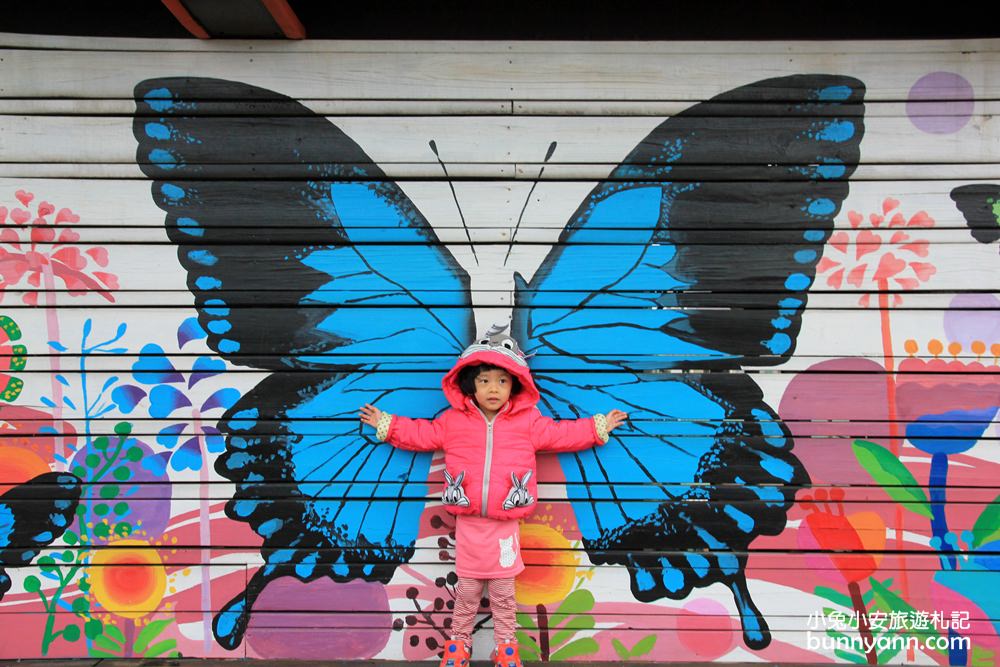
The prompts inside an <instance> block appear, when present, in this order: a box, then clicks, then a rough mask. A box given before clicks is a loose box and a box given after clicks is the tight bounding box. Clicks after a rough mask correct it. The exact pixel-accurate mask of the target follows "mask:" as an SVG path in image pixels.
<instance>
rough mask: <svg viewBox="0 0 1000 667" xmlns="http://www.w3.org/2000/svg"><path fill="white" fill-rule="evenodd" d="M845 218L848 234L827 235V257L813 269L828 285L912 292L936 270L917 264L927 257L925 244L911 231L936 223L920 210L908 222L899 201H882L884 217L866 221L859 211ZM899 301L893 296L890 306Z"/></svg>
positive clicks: (863, 303) (873, 216)
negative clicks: (900, 208) (848, 223)
mask: <svg viewBox="0 0 1000 667" xmlns="http://www.w3.org/2000/svg"><path fill="white" fill-rule="evenodd" d="M847 219H848V221H849V222H850V223H851V230H850V231H847V230H840V231H836V232H834V233H833V234H832V235H831V236H830V241H829V243H827V247H828V250H827V253H826V254H825V255H824V256H823V258H822V259H821V260H820V262H819V264H818V265H817V266H816V270H817V272H818V273H825V274H827V275H826V284H827V285H829V286H830V287H832V288H834V289H841V288H843V287H844V285H845V283H846V284H847V285H850V286H852V287H854V288H857V289H861V288H862V286H863V285H864V284H865V283H867V282H873V283H875V284H876V285H877V286H878V288H879V289H882V290H886V289H889V288H890V287H892V288H898V289H903V290H913V289H916V288H917V287H919V286H920V284H921V283H925V282H927V281H928V280H930V278H931V276H933V275H934V274H935V273H936V272H937V269H936V268H935V267H934V265H933V264H931V263H929V262H923V261H919V260H920V259H923V258H926V257H927V254H928V245H929V243H928V241H927V239H919V238H914V237H913V236H912V232H913V230H914V229H926V228H930V227H933V226H934V219H933V218H931V216H929V215H927V213H925V212H924V211H918V212H917V213H916V214H914V215H913V216H911V217H910V218H907V217H906V216H905V215H903V213H902V212H900V210H899V201H898V200H896V199H892V198H886V199H885V200H883V201H882V212H881V213H872V214H870V215H869V216H868V218H867V223H866V221H865V217H864V216H863V215H862V214H861V213H858V212H857V211H850V212H849V213H848V214H847ZM870 299H871V297H870V295H868V294H865V295H863V296H862V297H861V298H860V299H858V303H859V304H861V306H863V307H865V308H867V307H868V305H869V302H870ZM902 300H903V297H902V296H900V295H898V294H896V295H894V296H893V304H892V305H894V306H898V305H899V304H900V303H902Z"/></svg>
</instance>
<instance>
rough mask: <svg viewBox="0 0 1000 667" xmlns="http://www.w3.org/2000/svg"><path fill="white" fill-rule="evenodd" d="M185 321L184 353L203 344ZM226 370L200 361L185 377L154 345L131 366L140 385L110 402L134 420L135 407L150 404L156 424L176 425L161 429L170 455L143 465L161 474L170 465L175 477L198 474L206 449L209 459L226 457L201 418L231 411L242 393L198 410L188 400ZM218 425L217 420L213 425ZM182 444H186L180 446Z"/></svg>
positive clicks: (216, 396)
mask: <svg viewBox="0 0 1000 667" xmlns="http://www.w3.org/2000/svg"><path fill="white" fill-rule="evenodd" d="M192 321H194V320H193V318H192V320H188V321H185V322H184V323H183V324H182V325H181V327H180V328H179V329H178V334H177V335H178V343H179V345H180V347H183V346H184V344H185V343H186V342H188V341H190V340H193V339H194V338H197V337H201V338H204V337H205V334H204V332H201V334H200V336H198V335H197V334H195V333H193V332H192V331H191V327H192V326H197V322H196V321H194V325H192ZM225 370H226V364H225V362H223V361H222V360H221V359H216V358H214V357H209V356H201V357H198V358H197V359H195V361H194V364H193V365H192V367H191V372H190V373H188V374H187V375H186V376H185V374H184V373H182V372H180V371H178V370H177V368H176V367H175V366H174V364H173V362H171V360H170V359H169V358H168V357H167V355H166V352H164V350H163V348H162V347H160V346H159V345H156V344H153V343H150V344H148V345H145V346H144V347H143V348H142V350H141V351H140V356H139V359H138V361H136V362H135V363H134V364H133V365H132V377H133V378H134V379H135V380H136V381H137V382H138V383H139V384H138V385H133V384H123V385H119V386H118V387H116V388H115V390H114V391H113V392H112V394H111V399H112V400H113V401H114V402H115V403H116V404H117V405H118V408H119V409H120V410H121V411H122V412H124V413H125V414H130V413H131V412H132V411H133V410H135V408H136V406H137V405H138V404H139V403H140V402H141V401H143V400H144V399H148V406H147V412H148V413H149V416H150V417H152V418H154V419H163V420H176V421H174V422H173V423H170V424H167V425H166V426H164V427H163V428H161V429H160V431H159V433H157V436H156V442H157V444H159V445H161V446H162V447H164V448H165V449H166V451H164V452H161V453H159V454H156V455H155V456H151V457H150V458H148V459H146V460H145V461H144V462H143V465H144V466H145V467H146V468H148V469H149V470H151V471H153V472H156V473H159V474H162V473H163V472H164V471H165V470H166V467H167V464H168V463H169V465H170V467H171V468H173V469H174V470H176V471H181V470H186V469H189V470H200V469H201V467H202V465H203V464H204V461H203V447H202V445H204V450H207V452H208V453H213V454H216V453H219V452H222V451H223V450H224V449H225V447H226V443H225V438H224V437H223V435H222V433H221V432H220V431H219V430H218V429H217V428H216V427H215V426H212V425H210V424H203V423H202V417H203V416H205V414H206V413H209V412H212V411H216V410H228V409H229V408H230V407H232V405H233V404H234V403H236V401H237V400H239V398H240V392H239V390H237V389H234V388H232V387H223V388H221V389H217V390H216V391H214V392H212V394H211V395H210V396H209V397H208V398H206V399H205V400H203V401H200V402H199V403H198V405H197V407H196V406H195V403H193V402H192V400H191V397H190V392H191V390H193V389H194V387H195V385H197V384H198V383H199V382H201V381H202V380H206V379H208V378H211V377H215V376H218V375H220V374H222V373H223V372H224V371H225ZM213 421H214V420H213ZM182 438H183V442H182Z"/></svg>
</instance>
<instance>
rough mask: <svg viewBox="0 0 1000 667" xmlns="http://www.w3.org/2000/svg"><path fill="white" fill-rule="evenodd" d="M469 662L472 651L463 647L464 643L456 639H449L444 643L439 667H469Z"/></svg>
mask: <svg viewBox="0 0 1000 667" xmlns="http://www.w3.org/2000/svg"><path fill="white" fill-rule="evenodd" d="M470 660H472V651H471V649H470V648H469V647H468V646H466V645H465V642H462V641H459V640H457V639H449V640H448V641H447V642H445V644H444V653H442V654H441V665H440V667H469V661H470Z"/></svg>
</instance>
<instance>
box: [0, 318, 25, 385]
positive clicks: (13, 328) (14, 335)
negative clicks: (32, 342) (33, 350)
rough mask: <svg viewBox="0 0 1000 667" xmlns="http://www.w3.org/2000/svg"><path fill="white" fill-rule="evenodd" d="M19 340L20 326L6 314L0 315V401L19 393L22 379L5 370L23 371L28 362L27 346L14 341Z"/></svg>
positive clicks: (22, 383)
mask: <svg viewBox="0 0 1000 667" xmlns="http://www.w3.org/2000/svg"><path fill="white" fill-rule="evenodd" d="M18 340H21V328H20V327H19V326H17V323H16V322H14V320H12V319H10V318H9V317H7V316H6V315H0V401H7V402H8V403H9V402H11V401H13V400H14V399H16V398H17V397H18V396H20V395H21V389H23V388H24V380H22V379H20V378H16V377H13V376H11V375H9V374H8V373H7V371H23V370H24V367H25V365H27V363H28V357H27V354H28V348H26V347H25V346H24V345H21V344H20V343H15V342H14V341H18Z"/></svg>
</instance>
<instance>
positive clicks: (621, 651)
mask: <svg viewBox="0 0 1000 667" xmlns="http://www.w3.org/2000/svg"><path fill="white" fill-rule="evenodd" d="M611 647H612V648H613V649H615V653H617V654H618V657H619V658H621V659H622V660H628V657H629V650H628V649H627V648H625V644H622V643H621V642H620V641H618V640H617V639H612V640H611Z"/></svg>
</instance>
